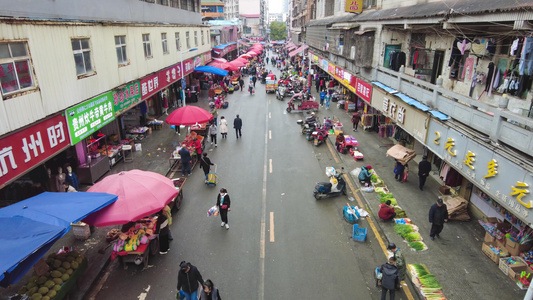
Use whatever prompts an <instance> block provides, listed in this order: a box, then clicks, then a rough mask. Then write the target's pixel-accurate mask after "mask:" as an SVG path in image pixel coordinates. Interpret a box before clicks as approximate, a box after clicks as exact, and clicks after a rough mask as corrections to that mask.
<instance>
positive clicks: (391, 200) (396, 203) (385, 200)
mask: <svg viewBox="0 0 533 300" xmlns="http://www.w3.org/2000/svg"><path fill="white" fill-rule="evenodd" d="M387 200H390V203H391V204H392V205H394V206H396V205H398V202H396V199H394V198H381V199H379V202H381V203H385V202H387Z"/></svg>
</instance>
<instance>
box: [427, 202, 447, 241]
mask: <svg viewBox="0 0 533 300" xmlns="http://www.w3.org/2000/svg"><path fill="white" fill-rule="evenodd" d="M445 222H448V207H446V204H444V202H443V201H442V199H439V200H437V203H435V204H433V205H432V206H431V208H430V209H429V223H430V224H431V232H430V233H429V236H430V237H431V240H434V239H435V236H437V237H440V236H439V234H440V232H441V231H442V229H443V228H444V223H445Z"/></svg>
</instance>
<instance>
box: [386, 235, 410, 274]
mask: <svg viewBox="0 0 533 300" xmlns="http://www.w3.org/2000/svg"><path fill="white" fill-rule="evenodd" d="M387 249H388V250H389V251H390V252H392V254H393V257H394V258H395V259H396V268H398V279H399V281H403V280H405V274H407V265H406V264H405V258H404V257H403V253H402V250H400V248H398V247H396V244H394V243H390V244H389V245H388V246H387Z"/></svg>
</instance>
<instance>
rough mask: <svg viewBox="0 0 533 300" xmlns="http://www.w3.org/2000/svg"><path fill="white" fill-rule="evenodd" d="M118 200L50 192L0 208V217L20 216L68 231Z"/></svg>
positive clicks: (115, 198) (105, 195) (82, 193)
mask: <svg viewBox="0 0 533 300" xmlns="http://www.w3.org/2000/svg"><path fill="white" fill-rule="evenodd" d="M117 199H118V197H117V196H116V195H111V194H107V193H86V192H77V193H51V192H44V193H41V194H39V195H37V196H35V197H31V198H29V199H26V200H24V201H20V202H17V203H15V204H12V205H10V206H7V207H4V208H2V209H0V217H3V218H10V217H13V216H23V217H26V218H28V219H31V220H35V221H39V222H43V223H46V224H51V225H56V226H59V227H63V228H67V231H68V230H70V223H76V222H79V221H81V220H83V219H85V218H86V217H87V216H88V215H90V214H92V213H93V212H95V211H98V210H100V209H102V208H104V207H106V206H108V205H109V204H111V203H113V202H115V201H116V200H117Z"/></svg>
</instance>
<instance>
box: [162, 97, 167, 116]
mask: <svg viewBox="0 0 533 300" xmlns="http://www.w3.org/2000/svg"><path fill="white" fill-rule="evenodd" d="M162 114H163V115H167V116H168V98H167V96H166V95H163V113H162Z"/></svg>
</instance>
